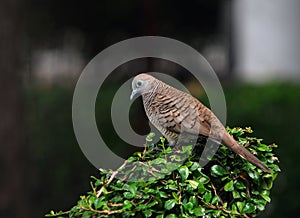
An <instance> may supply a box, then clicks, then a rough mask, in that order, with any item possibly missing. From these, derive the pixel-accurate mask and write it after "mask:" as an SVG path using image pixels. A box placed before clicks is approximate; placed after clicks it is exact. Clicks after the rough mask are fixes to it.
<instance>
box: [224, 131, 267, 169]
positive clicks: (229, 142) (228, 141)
mask: <svg viewBox="0 0 300 218" xmlns="http://www.w3.org/2000/svg"><path fill="white" fill-rule="evenodd" d="M222 144H224V145H226V146H227V147H229V148H230V149H231V150H233V151H234V152H235V153H237V154H238V155H240V156H241V157H243V158H245V159H246V160H247V161H249V162H250V163H252V164H254V165H256V166H258V167H259V168H261V169H263V170H264V171H265V172H267V173H270V172H271V170H270V169H269V168H268V167H267V166H266V165H265V164H264V163H263V162H261V161H260V160H259V159H258V158H257V157H255V156H254V155H253V154H252V153H251V152H250V151H248V150H247V149H246V148H245V147H243V146H241V145H240V144H239V143H238V142H237V141H235V140H234V138H233V137H232V136H231V135H229V133H227V132H226V133H225V134H224V136H223V139H222Z"/></svg>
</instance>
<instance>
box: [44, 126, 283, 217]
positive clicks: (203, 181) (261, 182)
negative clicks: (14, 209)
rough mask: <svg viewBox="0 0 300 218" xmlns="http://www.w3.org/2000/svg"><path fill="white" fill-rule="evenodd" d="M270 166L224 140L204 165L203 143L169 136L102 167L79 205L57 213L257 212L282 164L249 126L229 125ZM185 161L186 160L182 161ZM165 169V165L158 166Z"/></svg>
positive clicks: (210, 214) (267, 199)
mask: <svg viewBox="0 0 300 218" xmlns="http://www.w3.org/2000/svg"><path fill="white" fill-rule="evenodd" d="M227 130H228V131H229V132H230V133H231V134H232V135H233V136H234V137H235V138H236V139H237V140H238V141H239V142H240V144H241V145H243V146H247V149H249V150H250V151H251V152H252V153H254V154H255V155H256V156H257V157H258V158H259V159H260V160H262V161H263V162H264V163H265V164H266V165H267V166H268V167H269V168H270V169H271V170H272V173H271V174H267V173H265V172H263V171H262V170H261V169H259V168H257V167H256V166H254V165H252V164H250V163H249V162H247V161H246V160H244V159H242V158H240V157H239V156H238V155H236V154H234V153H233V152H232V151H230V150H229V149H228V148H227V147H225V146H220V147H219V149H218V151H217V153H216V154H215V155H214V156H213V157H211V158H210V162H209V163H208V164H207V165H205V166H204V167H201V166H200V165H199V157H200V155H201V153H202V150H203V146H200V144H199V145H196V147H195V148H194V149H193V147H192V146H190V145H184V146H182V147H180V148H177V151H176V152H173V151H174V150H172V149H171V148H169V147H166V146H165V139H164V138H161V140H160V142H158V143H156V144H154V143H151V141H152V138H153V134H150V135H149V136H148V137H147V138H146V146H145V150H144V151H143V152H136V153H134V154H133V155H132V156H131V157H130V158H129V159H127V160H126V161H125V162H124V164H123V165H122V166H121V167H120V168H119V169H118V170H117V171H105V170H101V171H100V175H99V177H98V178H96V177H92V181H91V188H92V190H91V191H90V192H88V193H87V195H84V196H81V197H80V198H81V199H80V200H79V201H78V203H77V205H75V206H74V207H73V208H72V209H71V210H69V211H66V212H62V211H60V212H57V213H55V212H53V211H51V212H50V214H47V215H46V216H49V217H51V216H57V217H157V218H163V217H167V218H172V217H199V216H204V217H228V216H231V217H254V216H257V215H258V214H259V212H261V211H263V210H264V209H265V206H266V204H267V203H269V202H270V201H271V198H270V190H271V188H272V184H273V181H274V180H275V178H276V176H277V174H278V173H279V172H280V169H279V167H278V165H277V163H278V159H277V157H276V156H275V155H274V153H273V149H274V148H276V147H277V146H276V145H275V144H271V145H266V144H263V143H262V140H261V139H257V138H255V137H252V136H251V134H250V133H252V130H251V129H250V128H246V129H241V128H234V129H229V128H228V129H227ZM182 162H183V163H182ZM160 169H161V170H160Z"/></svg>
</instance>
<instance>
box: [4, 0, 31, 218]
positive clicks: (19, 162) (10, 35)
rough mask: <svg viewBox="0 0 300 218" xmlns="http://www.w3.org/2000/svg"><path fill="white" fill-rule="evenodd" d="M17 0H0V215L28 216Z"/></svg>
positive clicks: (20, 20) (20, 33) (20, 29)
mask: <svg viewBox="0 0 300 218" xmlns="http://www.w3.org/2000/svg"><path fill="white" fill-rule="evenodd" d="M21 2H22V1H18V0H1V1H0V114H1V121H0V173H1V176H0V178H1V179H0V217H22V218H25V217H28V213H27V209H28V207H27V206H28V195H26V189H27V187H28V186H27V185H26V180H27V179H26V159H25V156H26V155H25V154H26V149H25V139H24V117H23V104H22V101H23V98H22V89H21V85H22V83H21V70H22V66H21V65H22V56H21V54H22V49H21V44H22V40H23V39H22V36H23V26H22V25H23V20H22V19H23V17H22V13H21V12H22V11H21V9H22V8H21V7H22V6H21Z"/></svg>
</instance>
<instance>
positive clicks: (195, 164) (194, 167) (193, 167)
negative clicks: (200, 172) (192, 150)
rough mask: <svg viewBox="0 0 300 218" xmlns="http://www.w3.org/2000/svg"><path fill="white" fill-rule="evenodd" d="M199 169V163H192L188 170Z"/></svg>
mask: <svg viewBox="0 0 300 218" xmlns="http://www.w3.org/2000/svg"><path fill="white" fill-rule="evenodd" d="M199 167H200V165H199V163H198V162H194V163H193V164H192V166H191V167H190V170H191V171H194V170H196V169H198V168H199Z"/></svg>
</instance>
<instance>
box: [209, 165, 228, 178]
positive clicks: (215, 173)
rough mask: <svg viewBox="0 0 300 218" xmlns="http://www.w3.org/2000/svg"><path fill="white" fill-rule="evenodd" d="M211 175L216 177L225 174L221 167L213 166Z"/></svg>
mask: <svg viewBox="0 0 300 218" xmlns="http://www.w3.org/2000/svg"><path fill="white" fill-rule="evenodd" d="M210 170H211V175H212V176H215V177H218V176H224V175H226V174H227V172H226V170H225V169H224V168H223V167H221V166H220V165H213V166H212V167H211V168H210Z"/></svg>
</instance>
